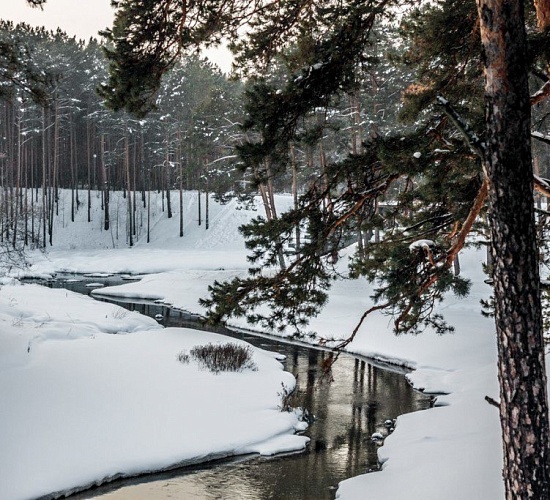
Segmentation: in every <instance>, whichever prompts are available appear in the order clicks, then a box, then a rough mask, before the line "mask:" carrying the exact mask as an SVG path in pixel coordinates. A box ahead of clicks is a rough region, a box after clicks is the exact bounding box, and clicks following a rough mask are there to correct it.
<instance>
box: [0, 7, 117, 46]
mask: <svg viewBox="0 0 550 500" xmlns="http://www.w3.org/2000/svg"><path fill="white" fill-rule="evenodd" d="M0 17H1V18H2V19H4V20H8V21H14V22H15V23H18V22H25V23H28V24H30V25H32V26H45V27H46V28H48V29H53V30H56V29H57V28H58V27H59V28H61V29H62V30H63V31H65V32H66V33H67V34H69V35H76V36H77V38H82V39H84V40H88V39H89V38H90V37H92V36H95V37H97V32H98V31H99V30H102V29H104V28H106V27H108V26H111V24H112V22H113V9H112V8H111V2H110V0H48V1H47V2H46V5H44V10H40V9H36V8H35V9H33V8H31V7H29V6H28V5H27V2H26V1H25V0H0Z"/></svg>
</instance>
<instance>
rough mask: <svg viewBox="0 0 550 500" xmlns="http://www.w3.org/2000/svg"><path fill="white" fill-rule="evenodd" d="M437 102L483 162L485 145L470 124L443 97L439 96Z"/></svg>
mask: <svg viewBox="0 0 550 500" xmlns="http://www.w3.org/2000/svg"><path fill="white" fill-rule="evenodd" d="M436 100H437V104H438V105H439V106H441V107H442V108H443V112H444V113H445V114H446V115H447V117H448V118H449V119H450V120H451V122H452V123H453V125H454V126H455V127H456V128H457V129H458V131H459V132H460V133H461V134H462V135H463V137H464V139H466V142H467V144H468V146H469V147H470V149H471V150H472V151H473V152H474V153H475V154H476V155H478V156H479V157H480V158H481V159H482V160H483V159H484V158H485V149H486V148H485V144H484V143H483V142H482V141H481V139H480V138H479V137H478V136H477V134H476V133H475V132H474V131H473V130H472V127H470V124H469V123H468V122H467V121H466V120H465V119H464V118H462V116H460V114H458V112H457V111H456V109H454V108H453V106H452V105H451V103H450V102H449V101H448V100H447V99H445V98H444V97H443V96H440V95H438V96H437V97H436Z"/></svg>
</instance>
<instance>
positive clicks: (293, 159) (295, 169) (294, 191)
mask: <svg viewBox="0 0 550 500" xmlns="http://www.w3.org/2000/svg"><path fill="white" fill-rule="evenodd" d="M290 162H291V164H292V198H293V199H294V210H297V209H298V167H297V165H296V151H295V148H294V142H291V143H290ZM300 236H301V235H300V224H296V232H295V239H296V241H295V245H296V253H298V252H299V251H300V247H301V246H302V245H301V241H300Z"/></svg>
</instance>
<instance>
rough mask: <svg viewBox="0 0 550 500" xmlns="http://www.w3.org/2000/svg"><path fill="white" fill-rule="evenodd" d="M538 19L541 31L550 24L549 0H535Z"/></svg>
mask: <svg viewBox="0 0 550 500" xmlns="http://www.w3.org/2000/svg"><path fill="white" fill-rule="evenodd" d="M535 8H536V10H537V19H538V23H539V29H540V30H541V31H543V30H545V29H547V28H548V27H549V26H550V2H549V1H548V0H535Z"/></svg>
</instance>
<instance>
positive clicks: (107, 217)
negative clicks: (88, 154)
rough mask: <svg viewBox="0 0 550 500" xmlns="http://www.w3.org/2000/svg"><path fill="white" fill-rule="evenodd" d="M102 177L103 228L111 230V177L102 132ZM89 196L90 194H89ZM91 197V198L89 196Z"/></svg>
mask: <svg viewBox="0 0 550 500" xmlns="http://www.w3.org/2000/svg"><path fill="white" fill-rule="evenodd" d="M99 140H100V141H101V143H100V155H101V158H100V159H99V161H100V166H99V168H100V178H101V186H102V188H103V198H102V199H103V214H104V216H103V229H104V230H105V231H109V229H110V227H111V214H110V212H109V178H108V177H107V168H106V167H105V134H101V136H100V139H99ZM88 196H89V195H88ZM88 199H89V198H88Z"/></svg>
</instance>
